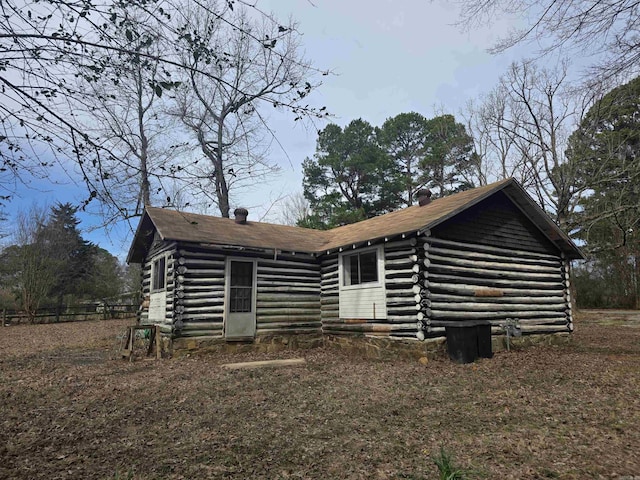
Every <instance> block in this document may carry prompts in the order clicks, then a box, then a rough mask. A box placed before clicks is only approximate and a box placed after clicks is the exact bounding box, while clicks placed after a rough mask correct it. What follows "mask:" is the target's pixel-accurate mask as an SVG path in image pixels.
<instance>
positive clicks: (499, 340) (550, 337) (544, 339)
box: [491, 332, 572, 353]
mask: <svg viewBox="0 0 640 480" xmlns="http://www.w3.org/2000/svg"><path fill="white" fill-rule="evenodd" d="M571 340H572V336H571V334H570V333H568V332H566V333H565V332H562V333H547V334H542V333H539V334H533V335H523V336H522V337H511V338H509V345H510V348H511V349H514V350H519V349H523V348H527V347H530V346H532V345H567V344H568V343H570V342H571ZM491 349H492V350H493V352H494V353H495V352H502V351H504V350H506V349H507V336H506V335H494V336H493V337H492V338H491Z"/></svg>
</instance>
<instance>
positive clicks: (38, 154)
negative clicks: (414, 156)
mask: <svg viewBox="0 0 640 480" xmlns="http://www.w3.org/2000/svg"><path fill="white" fill-rule="evenodd" d="M191 5H193V3H186V2H183V1H181V0H165V1H162V2H149V1H146V0H130V1H128V2H111V1H105V2H100V1H98V2H95V1H93V0H73V1H72V0H47V1H46V2H37V1H34V2H21V1H20V2H19V1H16V0H6V1H3V2H1V3H0V65H1V71H0V87H1V88H0V143H1V144H2V146H1V148H0V197H1V198H4V199H7V198H8V197H10V195H11V194H12V192H13V190H14V188H13V187H14V185H15V182H16V181H20V179H21V175H26V176H31V175H39V176H41V177H46V175H47V171H48V168H49V167H50V166H51V165H52V164H54V163H55V162H59V163H60V164H62V166H63V167H64V169H65V170H66V171H73V170H74V168H73V165H70V164H69V162H70V160H71V159H73V160H75V167H76V168H77V169H79V171H80V174H81V175H82V178H83V180H84V181H85V183H86V184H87V188H88V192H87V203H88V202H90V201H93V200H95V199H99V200H101V201H103V202H111V201H113V200H114V199H113V198H111V197H110V196H109V195H107V194H106V193H108V192H109V182H108V181H107V182H104V181H105V178H104V173H107V175H111V174H112V173H111V172H110V171H109V170H110V169H111V166H112V165H115V164H116V163H117V162H118V161H119V159H120V157H121V153H122V151H121V149H119V148H116V146H114V144H113V143H111V142H107V141H105V138H104V137H103V136H102V135H96V132H94V131H93V130H92V129H91V128H88V127H87V123H86V122H84V121H83V120H84V119H83V118H81V116H82V114H81V113H80V112H83V111H84V112H86V111H89V110H91V109H92V108H94V106H95V102H94V98H93V97H94V96H95V93H96V92H95V91H94V89H93V88H78V86H77V81H76V78H77V77H80V78H82V79H83V80H84V81H85V82H87V83H95V84H97V83H99V82H100V81H102V80H104V79H105V77H107V79H108V80H114V78H115V77H113V76H112V75H111V73H112V72H113V68H112V67H113V63H112V61H113V60H115V61H116V63H121V61H122V60H123V59H124V58H129V59H135V58H139V59H140V61H141V62H143V61H149V62H152V63H153V62H156V63H157V65H158V69H159V70H160V71H172V70H176V71H180V72H182V76H185V77H186V78H188V77H189V76H190V75H191V74H196V73H197V76H198V77H199V82H200V83H201V84H203V83H205V82H209V83H210V84H224V85H225V87H227V88H229V89H231V90H233V89H235V90H237V93H239V94H248V95H249V96H251V95H253V94H255V92H252V91H247V92H244V91H243V90H242V89H243V88H245V87H246V86H247V85H245V84H234V83H230V82H227V80H226V79H225V78H223V77H222V76H221V75H218V72H217V71H216V70H215V69H214V68H212V67H211V68H209V67H210V66H209V65H206V64H205V63H204V62H199V61H195V63H194V58H193V57H182V56H180V55H178V54H177V53H176V51H175V50H174V49H172V48H168V47H166V46H167V45H170V46H173V45H177V44H183V45H184V44H186V45H190V46H192V47H196V45H197V43H198V40H197V39H196V37H195V36H194V35H193V31H192V30H191V29H189V28H187V27H186V25H185V24H184V22H183V13H184V12H185V10H186V9H187V7H189V6H191ZM198 5H199V8H200V9H201V11H202V12H204V14H206V16H208V17H210V18H216V19H217V21H218V22H219V23H220V24H222V25H225V26H226V27H225V28H227V30H228V31H229V32H231V31H235V32H242V33H243V34H244V35H245V37H246V38H247V39H248V42H249V43H250V44H251V46H252V48H256V49H263V50H265V54H268V55H270V56H272V57H273V58H274V62H275V60H276V59H277V60H278V61H280V60H281V57H280V56H279V50H278V48H279V46H276V45H275V43H274V42H278V41H280V40H281V39H282V38H283V36H286V35H289V34H290V33H291V32H290V30H289V27H288V26H282V25H281V24H280V23H279V22H278V21H277V20H276V19H275V18H274V17H272V16H271V15H269V14H266V13H264V12H262V11H261V10H259V9H258V7H257V6H256V5H255V4H253V2H245V1H244V0H235V1H234V2H226V1H225V2H220V4H218V3H216V2H206V3H202V2H198ZM234 6H235V7H234ZM242 6H246V8H247V9H248V10H250V11H251V13H252V15H253V16H254V17H256V18H260V19H262V20H263V21H264V22H265V23H268V24H269V25H271V26H272V27H273V28H275V32H276V33H277V35H275V36H271V35H270V36H269V37H268V38H267V37H264V36H260V35H261V34H260V33H259V32H252V31H249V30H245V25H241V24H234V22H235V20H236V18H237V17H236V16H235V15H236V13H235V12H234V8H235V11H236V12H237V10H239V9H241V8H240V7H242ZM123 10H135V11H136V12H137V14H136V18H142V19H143V21H142V24H144V25H151V26H152V27H153V30H154V35H156V36H157V38H159V39H161V40H162V41H163V44H164V45H165V47H164V48H163V49H161V50H157V51H153V50H152V51H149V50H148V49H147V47H148V46H149V45H148V44H147V43H146V39H147V38H149V37H148V36H146V34H145V31H144V30H142V31H141V27H140V26H139V24H138V26H135V25H134V24H133V23H131V22H130V21H129V19H130V18H129V17H128V16H127V14H126V13H123ZM280 28H282V29H284V30H283V31H279V29H280ZM200 46H203V45H200ZM225 46H226V44H224V43H221V44H220V45H217V47H219V50H217V52H216V53H213V52H209V53H210V55H205V54H204V49H200V50H199V49H198V48H197V47H196V48H194V49H192V50H193V51H194V52H195V51H199V53H200V54H202V57H205V56H207V57H208V58H209V59H211V58H213V57H214V56H216V55H219V56H220V58H222V57H223V56H224V52H225V50H224V47H225ZM203 47H204V46H203ZM187 59H188V61H183V60H187ZM286 63H287V62H283V65H284V64H286ZM194 69H196V71H193V70H194ZM190 70H191V72H190ZM314 73H320V72H318V71H317V70H314ZM145 80H146V81H147V82H148V85H145V87H147V86H151V87H152V89H153V91H154V92H155V94H156V96H161V95H162V94H163V92H166V91H167V90H171V89H172V88H173V87H174V84H173V83H172V82H171V81H167V80H166V79H162V78H158V79H154V78H145ZM231 80H233V79H231ZM311 89H312V87H310V88H309V89H307V88H305V86H304V84H302V85H300V84H297V85H295V86H294V87H292V88H291V91H290V92H289V93H291V95H288V96H285V95H280V96H278V95H273V96H262V97H260V98H261V100H263V101H264V102H265V103H272V104H273V105H275V106H277V107H281V108H283V109H289V110H290V111H291V112H293V113H294V115H295V116H296V117H301V116H302V117H304V116H307V115H312V116H313V115H323V112H320V111H319V110H317V109H314V108H312V107H309V106H308V105H306V104H304V103H302V102H300V100H301V99H302V98H303V97H304V96H306V95H307V94H308V93H309V91H310V90H311ZM104 94H105V97H106V96H108V95H109V94H111V95H117V90H116V91H115V92H113V91H112V92H109V91H108V90H105V92H104ZM145 99H146V100H150V98H149V97H145ZM145 99H143V101H141V102H138V103H139V105H138V106H139V107H141V108H142V109H143V110H144V108H145V105H146V104H147V103H148V102H146V100H145ZM248 104H251V101H249V102H247V105H244V104H242V105H241V104H239V105H238V106H247V107H248V106H249V105H248ZM130 106H131V107H132V110H133V107H134V106H135V102H132V104H131V105H130ZM253 106H254V107H255V105H253ZM138 113H139V109H138ZM138 135H139V132H138ZM144 136H146V137H147V140H149V138H150V136H149V135H147V134H146V133H145V135H144ZM144 136H140V142H142V141H143V137H144ZM118 147H122V144H121V143H120V144H118ZM143 150H144V149H142V148H141V147H140V146H139V145H138V146H137V152H138V153H141V154H142V152H143ZM132 158H134V159H135V160H136V161H140V158H136V156H135V155H133V157H132ZM129 160H131V159H129ZM127 162H128V160H127V159H125V160H122V163H123V165H120V167H121V169H120V170H119V171H118V172H117V175H121V174H123V172H126V175H130V174H131V168H132V166H133V163H132V162H129V163H127ZM96 169H97V170H96ZM176 169H177V167H176ZM134 170H137V171H138V173H140V175H141V177H144V165H143V164H138V165H135V168H134ZM2 172H4V173H5V174H7V175H2ZM147 173H148V174H149V175H152V176H153V175H156V174H157V175H159V176H162V175H164V172H157V171H156V172H152V171H151V170H150V169H147ZM173 173H175V172H173ZM106 180H109V178H107V179H106ZM103 182H104V183H103ZM149 183H152V180H149ZM114 185H115V184H113V183H112V184H111V186H112V187H113V186H114ZM140 187H141V190H140V192H141V197H140V198H141V203H145V201H146V199H147V190H149V189H148V188H147V182H146V181H145V180H141V182H140ZM159 188H161V186H160V187H159ZM150 193H151V195H152V194H153V192H152V191H150ZM131 210H134V211H135V207H134V208H132V209H130V208H126V209H124V210H123V209H122V206H121V205H115V204H114V205H113V208H112V209H111V210H110V211H111V212H116V213H118V214H123V215H125V216H126V215H129V214H130V213H131Z"/></svg>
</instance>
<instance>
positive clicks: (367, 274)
mask: <svg viewBox="0 0 640 480" xmlns="http://www.w3.org/2000/svg"><path fill="white" fill-rule="evenodd" d="M376 257H377V255H376V252H375V251H373V252H367V253H361V254H360V283H369V282H377V281H378V263H377V258H376Z"/></svg>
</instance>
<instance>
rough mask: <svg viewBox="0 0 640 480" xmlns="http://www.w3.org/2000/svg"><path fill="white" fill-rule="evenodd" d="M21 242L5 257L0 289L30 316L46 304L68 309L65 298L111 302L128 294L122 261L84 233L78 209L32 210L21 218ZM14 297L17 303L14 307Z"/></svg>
mask: <svg viewBox="0 0 640 480" xmlns="http://www.w3.org/2000/svg"><path fill="white" fill-rule="evenodd" d="M18 224H19V231H18V232H17V234H16V240H17V243H16V244H14V245H10V246H8V247H7V248H5V249H4V250H3V251H2V252H1V253H0V291H2V292H4V294H3V298H4V300H5V301H4V302H3V303H6V304H7V305H5V306H6V307H9V308H12V307H15V306H19V308H21V309H22V310H24V311H25V312H27V313H28V314H30V315H34V314H35V311H36V310H37V309H38V308H40V307H43V306H56V307H57V311H58V312H60V311H62V307H63V303H64V302H65V300H66V301H67V302H69V301H78V300H81V299H105V298H111V297H114V296H117V295H119V294H121V293H122V291H123V286H124V280H123V277H124V272H123V270H122V267H121V266H120V264H119V262H118V260H117V259H116V258H115V257H114V256H112V255H111V254H110V253H109V252H107V251H106V250H104V249H101V248H98V247H97V246H95V245H93V244H91V243H90V242H87V241H86V240H84V239H83V238H82V235H81V233H80V231H79V229H78V224H79V221H78V219H77V218H76V208H75V207H72V206H71V205H70V204H57V205H55V206H54V207H52V208H51V209H50V211H49V212H48V213H47V212H46V211H44V210H38V209H32V211H31V212H29V213H28V214H23V215H21V216H20V218H19V219H18ZM9 292H10V293H11V294H12V295H13V297H14V298H15V299H16V303H17V305H9V303H10V302H8V301H6V300H8V299H7V298H6V297H7V295H8V293H9Z"/></svg>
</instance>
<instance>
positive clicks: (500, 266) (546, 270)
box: [429, 255, 563, 276]
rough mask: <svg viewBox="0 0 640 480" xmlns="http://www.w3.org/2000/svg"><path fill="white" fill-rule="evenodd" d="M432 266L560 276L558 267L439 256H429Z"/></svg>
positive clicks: (560, 271)
mask: <svg viewBox="0 0 640 480" xmlns="http://www.w3.org/2000/svg"><path fill="white" fill-rule="evenodd" d="M429 260H431V264H432V265H452V266H457V267H471V268H478V269H488V270H499V271H503V272H523V273H542V274H547V275H560V276H561V275H562V273H563V272H562V269H561V268H560V266H559V265H555V266H553V267H547V266H542V265H526V264H521V263H505V262H497V261H484V260H471V259H460V258H455V257H445V256H441V255H429Z"/></svg>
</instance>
